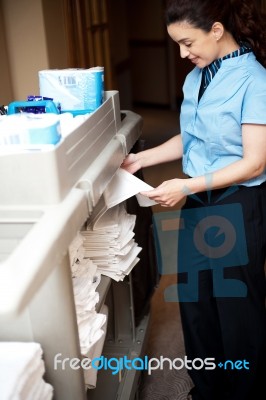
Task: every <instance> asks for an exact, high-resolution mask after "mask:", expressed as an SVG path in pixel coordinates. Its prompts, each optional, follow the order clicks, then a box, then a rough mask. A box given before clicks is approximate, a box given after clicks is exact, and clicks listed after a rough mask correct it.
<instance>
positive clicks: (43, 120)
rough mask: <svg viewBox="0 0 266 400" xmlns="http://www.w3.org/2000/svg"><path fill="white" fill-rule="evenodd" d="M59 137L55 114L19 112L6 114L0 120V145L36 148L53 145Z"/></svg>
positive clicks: (59, 131)
mask: <svg viewBox="0 0 266 400" xmlns="http://www.w3.org/2000/svg"><path fill="white" fill-rule="evenodd" d="M60 139H61V128H60V121H59V116H58V115H55V114H29V113H20V114H13V115H7V116H5V117H4V118H2V119H1V121H0V146H17V147H21V148H25V147H26V148H38V147H39V146H40V145H47V144H48V145H55V144H57V143H58V142H59V141H60ZM2 150H3V151H5V149H4V148H2Z"/></svg>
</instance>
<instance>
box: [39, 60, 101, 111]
mask: <svg viewBox="0 0 266 400" xmlns="http://www.w3.org/2000/svg"><path fill="white" fill-rule="evenodd" d="M39 88H40V95H41V96H44V97H51V98H53V99H54V101H55V102H56V103H57V102H58V103H60V104H61V111H62V112H72V113H73V114H85V113H91V112H93V111H95V110H96V109H97V108H98V107H99V106H100V105H101V104H102V103H103V97H104V68H103V67H94V68H89V69H82V68H68V69H61V70H60V69H50V70H43V71H39Z"/></svg>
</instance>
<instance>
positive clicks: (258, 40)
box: [165, 0, 266, 67]
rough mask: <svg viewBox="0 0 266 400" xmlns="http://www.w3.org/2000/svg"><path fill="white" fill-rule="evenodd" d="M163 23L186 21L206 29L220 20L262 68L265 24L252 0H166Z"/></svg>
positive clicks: (265, 57) (265, 54) (265, 56)
mask: <svg viewBox="0 0 266 400" xmlns="http://www.w3.org/2000/svg"><path fill="white" fill-rule="evenodd" d="M165 18H166V24H167V25H171V24H172V23H175V22H182V21H186V22H188V23H189V24H191V25H192V26H194V27H195V28H199V29H202V30H204V31H205V32H210V30H211V28H212V25H213V24H214V22H221V23H222V24H223V26H224V28H225V29H226V30H227V31H228V32H230V33H231V34H232V35H233V37H234V39H235V40H236V41H237V43H241V42H245V43H248V44H249V45H250V46H251V48H252V50H253V52H254V54H255V55H256V57H257V60H258V61H259V62H260V63H261V64H262V65H263V66H264V67H266V23H265V22H264V21H265V16H263V15H261V14H260V12H259V10H258V8H257V6H256V3H255V0H168V3H167V6H166V11H165Z"/></svg>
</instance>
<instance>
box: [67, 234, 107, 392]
mask: <svg viewBox="0 0 266 400" xmlns="http://www.w3.org/2000/svg"><path fill="white" fill-rule="evenodd" d="M83 242H84V239H83V237H82V236H81V234H78V235H77V236H76V238H75V239H74V240H73V242H72V243H71V245H70V247H69V254H70V263H71V270H72V280H73V290H74V299H75V307H76V314H77V323H78V332H79V340H80V351H81V355H82V356H84V357H87V358H90V359H91V360H92V359H93V358H97V357H100V356H101V353H102V348H103V344H104V339H105V335H106V327H107V318H108V309H107V307H106V306H104V307H103V308H102V309H101V310H100V312H99V313H97V312H96V304H97V303H98V302H99V293H98V292H97V291H96V289H97V287H98V285H99V283H100V280H101V274H100V272H99V271H98V270H97V266H96V265H95V264H94V263H93V262H92V261H91V260H89V259H85V258H84V255H85V249H84V246H83ZM84 377H85V384H86V386H87V387H88V388H94V387H95V386H96V381H97V370H93V369H92V368H91V369H88V370H84Z"/></svg>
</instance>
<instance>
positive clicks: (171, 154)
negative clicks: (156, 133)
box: [136, 135, 183, 168]
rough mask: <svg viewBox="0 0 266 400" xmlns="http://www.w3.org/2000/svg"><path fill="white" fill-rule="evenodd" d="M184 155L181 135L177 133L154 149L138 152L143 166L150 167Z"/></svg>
mask: <svg viewBox="0 0 266 400" xmlns="http://www.w3.org/2000/svg"><path fill="white" fill-rule="evenodd" d="M182 155H183V145H182V139H181V135H176V136H174V137H172V138H171V139H169V140H167V141H166V142H164V143H163V144H161V145H159V146H156V147H154V148H152V149H148V150H144V151H141V152H139V153H137V154H136V157H137V158H138V160H139V162H140V164H141V167H142V168H145V167H150V166H152V165H156V164H162V163H165V162H169V161H174V160H179V159H180V158H182Z"/></svg>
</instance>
